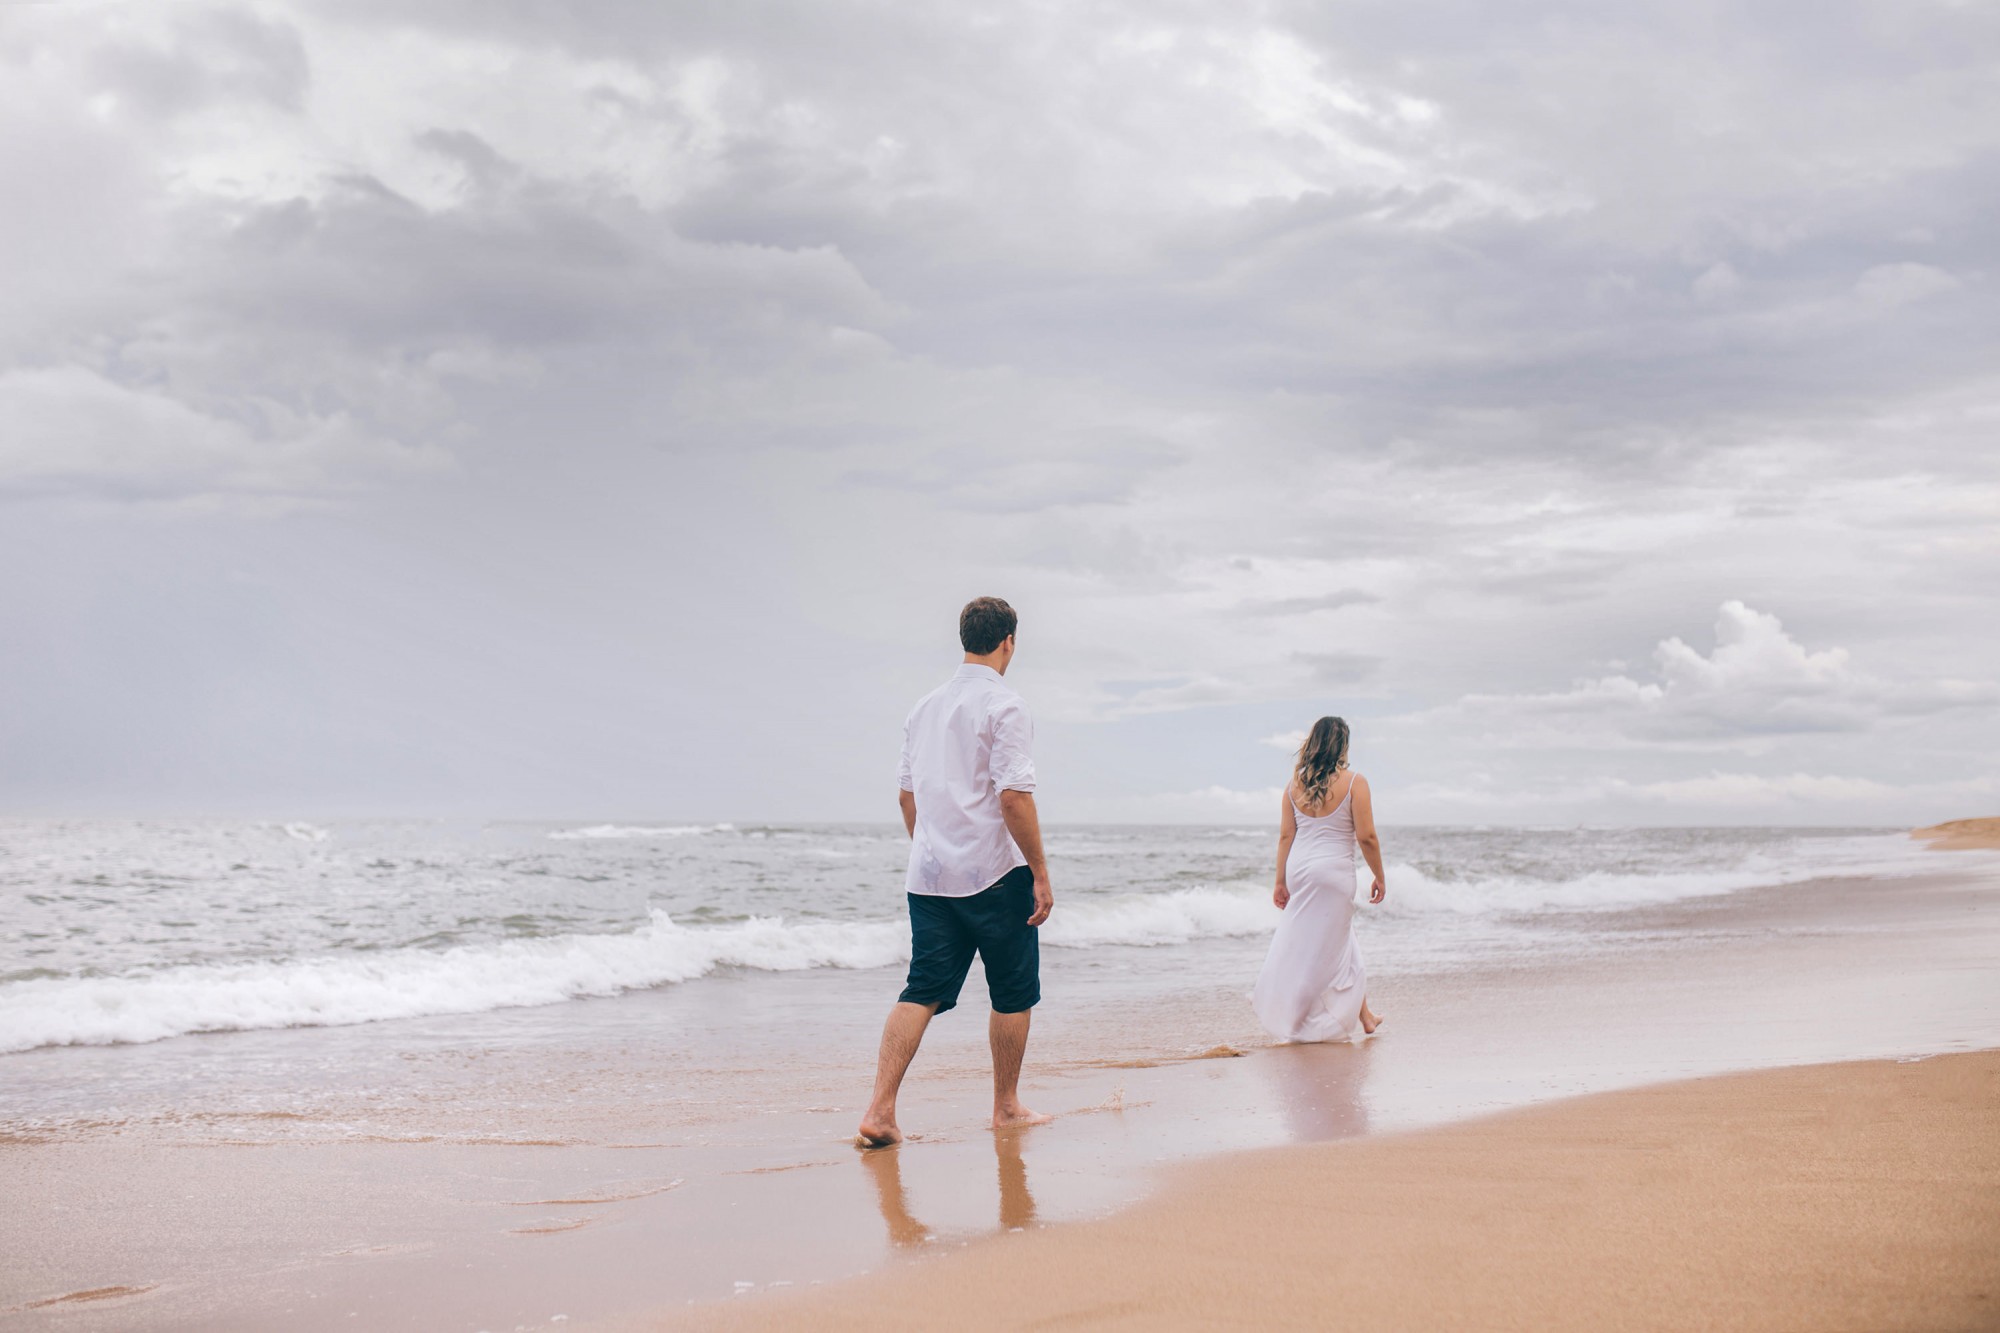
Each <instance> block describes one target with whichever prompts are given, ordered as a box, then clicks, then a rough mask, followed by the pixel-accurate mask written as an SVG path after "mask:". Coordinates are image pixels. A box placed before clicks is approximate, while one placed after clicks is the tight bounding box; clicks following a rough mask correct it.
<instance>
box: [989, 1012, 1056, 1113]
mask: <svg viewBox="0 0 2000 1333" xmlns="http://www.w3.org/2000/svg"><path fill="white" fill-rule="evenodd" d="M1034 1012H1035V1011H1034V1010H1032V1009H1023V1010H1022V1011H1021V1012H1020V1013H1018V1014H1003V1013H1001V1012H1000V1011H999V1010H997V1009H996V1010H994V1011H993V1018H992V1020H991V1021H990V1022H988V1023H987V1025H986V1035H987V1037H988V1039H989V1040H990V1041H991V1042H992V1043H993V1128H995V1129H1006V1128H1007V1127H1009V1126H1010V1125H1040V1124H1044V1123H1046V1122H1047V1121H1049V1120H1053V1119H1054V1118H1055V1117H1053V1116H1046V1115H1043V1114H1041V1113H1040V1112H1038V1111H1030V1110H1029V1109H1028V1108H1027V1107H1025V1106H1023V1105H1021V1095H1020V1090H1021V1057H1022V1056H1023V1055H1025V1054H1026V1053H1027V1050H1028V1021H1029V1018H1030V1016H1031V1015H1033V1013H1034Z"/></svg>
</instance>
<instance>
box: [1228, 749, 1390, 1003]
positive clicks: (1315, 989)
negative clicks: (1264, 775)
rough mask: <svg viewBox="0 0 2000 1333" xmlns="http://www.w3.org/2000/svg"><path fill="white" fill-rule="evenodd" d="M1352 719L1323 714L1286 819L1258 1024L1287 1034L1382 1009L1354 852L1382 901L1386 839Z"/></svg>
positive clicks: (1291, 789) (1291, 788) (1293, 785)
mask: <svg viewBox="0 0 2000 1333" xmlns="http://www.w3.org/2000/svg"><path fill="white" fill-rule="evenodd" d="M1347 737H1348V732H1347V723H1345V722H1343V721H1342V720H1341V719H1339V718H1337V717H1323V718H1321V719H1320V720H1319V721H1317V722H1315V723H1313V729H1312V731H1311V733H1310V734H1308V735H1307V736H1306V742H1305V744H1304V745H1301V746H1300V747H1299V762H1298V766H1297V767H1296V768H1295V769H1293V770H1292V780H1291V782H1290V783H1289V784H1288V785H1287V786H1286V787H1285V810H1284V815H1283V816H1282V819H1281V822H1280V824H1279V826H1278V887H1277V888H1276V890H1274V891H1273V892H1272V894H1271V901H1272V902H1274V903H1276V904H1277V905H1278V906H1279V908H1280V909H1281V910H1283V912H1284V914H1285V915H1284V917H1283V918H1282V919H1281V920H1279V922H1278V933H1277V934H1276V935H1275V936H1273V937H1272V939H1271V952H1270V953H1269V954H1267V955H1266V956H1265V958H1264V970H1263V971H1262V972H1261V973H1259V974H1258V977H1257V990H1256V992H1255V993H1254V994H1253V995H1252V996H1251V1003H1252V1004H1253V1005H1255V1006H1256V1009H1257V1018H1258V1021H1260V1022H1261V1023H1263V1025H1264V1026H1265V1028H1266V1029H1268V1030H1269V1032H1270V1033H1271V1035H1272V1036H1274V1037H1278V1038H1280V1039H1281V1040H1284V1041H1325V1040H1327V1039H1328V1038H1330V1037H1346V1036H1349V1035H1351V1034H1352V1033H1353V1031H1354V1029H1355V1028H1356V1027H1359V1028H1360V1029H1361V1031H1362V1032H1363V1033H1372V1032H1374V1031H1375V1029H1376V1028H1378V1027H1380V1026H1381V1025H1382V1016H1381V1015H1380V1014H1377V1013H1375V1012H1374V1011H1373V1010H1371V1009H1370V1008H1369V1007H1368V973H1367V970H1366V969H1365V968H1364V967H1362V965H1361V951H1360V949H1359V948H1357V947H1356V946H1355V943H1354V849H1355V847H1356V846H1357V845H1359V847H1360V848H1361V854H1362V855H1363V856H1365V857H1367V858H1368V868H1369V869H1370V870H1372V871H1374V872H1375V884H1374V887H1373V888H1372V889H1370V890H1369V893H1368V901H1369V902H1371V903H1379V902H1381V901H1382V898H1383V895H1384V894H1385V893H1387V891H1388V886H1387V885H1386V884H1384V883H1383V880H1382V843H1381V840H1380V839H1378V838H1377V837H1376V836H1375V809H1374V806H1373V805H1372V804H1371V802H1370V800H1369V796H1368V780H1367V779H1366V778H1364V777H1362V776H1361V775H1360V774H1359V773H1356V772H1354V771H1352V770H1351V769H1349V768H1348V767H1347Z"/></svg>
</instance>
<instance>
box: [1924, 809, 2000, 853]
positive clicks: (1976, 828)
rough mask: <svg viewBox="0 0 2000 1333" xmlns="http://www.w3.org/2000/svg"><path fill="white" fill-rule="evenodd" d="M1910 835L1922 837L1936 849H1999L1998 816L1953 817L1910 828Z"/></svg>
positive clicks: (1952, 850)
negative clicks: (1924, 826) (1929, 824)
mask: <svg viewBox="0 0 2000 1333" xmlns="http://www.w3.org/2000/svg"><path fill="white" fill-rule="evenodd" d="M1910 836H1911V837H1913V838H1922V839H1923V840H1924V841H1925V842H1928V843H1929V844H1930V845H1931V847H1932V849H1933V850H1936V851H1946V852H1963V851H1971V850H1975V849H1979V848H1996V849H2000V816H1995V817H1991V818H1987V819H1953V820H1950V821H1948V822H1946V823H1943V824H1933V825H1931V826H1930V827H1929V828H1920V829H1911V830H1910Z"/></svg>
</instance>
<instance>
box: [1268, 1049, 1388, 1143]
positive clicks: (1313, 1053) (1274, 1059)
mask: <svg viewBox="0 0 2000 1333" xmlns="http://www.w3.org/2000/svg"><path fill="white" fill-rule="evenodd" d="M1373 1049H1374V1043H1373V1042H1372V1041H1364V1042H1360V1043H1358V1044H1350V1043H1348V1042H1344V1041H1342V1042H1324V1043H1317V1044H1304V1043H1301V1044H1298V1045H1288V1046H1273V1047H1272V1048H1270V1049H1269V1050H1267V1051H1263V1052H1260V1056H1261V1058H1260V1059H1259V1060H1258V1061H1257V1065H1258V1071H1259V1072H1260V1073H1261V1074H1263V1075H1264V1077H1265V1078H1267V1079H1268V1080H1270V1082H1271V1084H1272V1086H1273V1089H1274V1091H1275V1092H1276V1094H1277V1098H1278V1103H1279V1105H1280V1106H1282V1107H1283V1108H1284V1112H1285V1123H1286V1125H1287V1127H1289V1128H1290V1130H1291V1134H1292V1138H1293V1139H1295V1140H1297V1141H1298V1142H1301V1143H1312V1142H1317V1141H1319V1140H1323V1139H1346V1138H1352V1137H1354V1136H1355V1135H1357V1134H1366V1133H1367V1132H1368V1106H1367V1103H1366V1102H1365V1101H1363V1100H1362V1095H1361V1085H1362V1083H1363V1082H1364V1081H1365V1080H1366V1079H1367V1077H1368V1062H1369V1059H1370V1053H1371V1052H1372V1050H1373Z"/></svg>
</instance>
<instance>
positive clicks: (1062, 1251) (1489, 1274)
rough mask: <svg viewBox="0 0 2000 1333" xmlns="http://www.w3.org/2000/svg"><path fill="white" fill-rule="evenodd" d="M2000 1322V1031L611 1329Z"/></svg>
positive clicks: (1145, 1205) (1349, 1161) (1286, 1163)
mask: <svg viewBox="0 0 2000 1333" xmlns="http://www.w3.org/2000/svg"><path fill="white" fill-rule="evenodd" d="M890 1151H891V1152H894V1151H900V1150H890ZM885 1155H887V1154H885ZM1996 1319H2000V1050H1985V1051H1980V1052H1975V1053H1965V1054H1951V1055H1938V1056H1932V1057H1925V1058H1920V1059H1913V1060H1878V1061H1866V1062H1849V1063H1838V1064H1826V1065H1808V1066H1795V1067H1791V1068H1782V1069H1764V1070H1757V1071H1754V1072H1749V1073H1737V1074H1725V1075H1718V1076H1713V1077H1709V1078H1701V1079H1694V1080H1688V1081H1684V1082H1677V1083H1668V1084H1661V1085H1655V1086H1651V1087H1645V1088H1638V1089H1627V1090H1622V1091H1617V1092H1606V1093H1594V1094H1589V1095H1586V1096H1581V1097H1577V1098H1573V1099H1570V1100H1566V1101H1562V1102H1556V1103H1549V1104H1543V1105H1538V1106H1530V1107H1526V1108H1521V1109H1516V1110H1512V1111H1506V1112H1501V1113H1498V1114H1495V1115H1492V1116H1489V1117H1486V1118H1483V1119H1480V1120H1475V1121H1470V1122H1461V1123H1455V1124H1450V1125H1445V1126H1440V1127H1436V1128H1431V1129H1425V1130H1418V1131H1413V1132H1409V1133H1402V1134H1385V1135H1377V1136H1370V1137H1366V1138H1361V1139H1355V1140H1350V1141H1346V1142H1336V1143H1321V1144H1301V1145H1294V1146H1289V1147H1282V1148H1273V1149H1265V1150H1260V1151H1252V1152H1245V1153H1238V1154H1234V1155H1232V1156H1229V1157H1226V1158H1221V1159H1211V1160H1207V1161H1202V1162H1197V1163H1193V1164H1189V1165H1186V1166H1183V1167H1181V1168H1179V1169H1178V1170H1176V1171H1175V1172H1174V1174H1173V1179H1172V1180H1171V1181H1170V1182H1169V1183H1168V1184H1167V1185H1166V1187H1165V1188H1164V1189H1162V1190H1161V1191H1160V1192H1159V1193H1157V1194H1156V1195H1155V1196H1153V1197H1152V1198H1149V1199H1147V1200H1145V1201H1143V1202H1141V1203H1138V1204H1136V1205H1134V1206H1133V1207H1131V1208H1129V1209H1127V1210H1125V1211H1123V1212H1121V1213H1119V1214H1118V1215H1116V1216H1115V1217H1111V1218H1108V1219H1105V1220H1101V1221H1092V1222H1084V1223H1075V1224H1068V1225H1061V1226H1056V1227H1048V1228H1042V1229H1040V1230H1036V1231H1031V1232H1026V1233H1024V1234H1020V1235H1012V1234H1008V1235H1000V1236H996V1237H993V1238H991V1239H989V1240H986V1241H983V1242H980V1243H979V1244H977V1245H975V1246H972V1247H969V1248H966V1249H962V1250H958V1251H955V1252H951V1253H946V1254H943V1255H940V1256H938V1257H936V1258H934V1259H927V1260H924V1261H920V1262H915V1263H905V1264H899V1265H896V1266H895V1267H894V1268H892V1269H891V1270H889V1271H885V1272H880V1273H876V1274H871V1275H869V1276H866V1277H862V1278H858V1279H855V1280H853V1281H851V1282H848V1283H845V1284H842V1285H840V1286H838V1287H834V1288H829V1289H825V1290H822V1291H817V1292H809V1293H800V1294H796V1295H765V1296H761V1297H757V1298H753V1299H748V1300H742V1301H738V1302H734V1303H731V1304H729V1305H726V1306H720V1307H708V1308H705V1309H701V1310H697V1311H691V1312H686V1313H681V1314H676V1315H668V1314H665V1313H660V1314H656V1315H654V1316H651V1317H649V1318H646V1319H643V1320H639V1321H633V1322H619V1323H616V1324H609V1323H608V1324H605V1325H603V1326H604V1327H606V1328H619V1329H640V1328H647V1329H666V1328H692V1329H718V1330H739V1329H740V1330H757V1329H779V1328H798V1327H812V1328H816V1329H817V1328H826V1329H846V1328H853V1329H863V1328H871V1329H872V1328H879V1327H943V1326H945V1325H946V1324H947V1323H949V1324H950V1325H951V1326H954V1327H961V1328H975V1329H1013V1328H1028V1327H1050V1326H1058V1325H1060V1326H1065V1327H1068V1326H1088V1327H1092V1328H1132V1329H1196V1328H1214V1327H1272V1326H1278V1327H1304V1326H1323V1325H1325V1324H1328V1323H1333V1322H1337V1323H1339V1324H1340V1325H1341V1326H1342V1327H1358V1328H1385V1329H1387V1328H1424V1327H1428V1328H1451V1327H1462V1328H1530V1327H1532V1328H1538V1329H1576V1330H1588V1329H1597V1328H1605V1327H1622V1328H1635V1327H1636V1328H1662V1329H1666V1328H1675V1329H1678V1328H1686V1327H1719V1328H1738V1329H1780V1328H1799V1327H1812V1328H1817V1329H1856V1330H1860V1329H1871V1330H1874V1329H1891V1328H1979V1327H1991V1326H1992V1325H1993V1323H1994V1321H1995V1320H1996Z"/></svg>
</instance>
